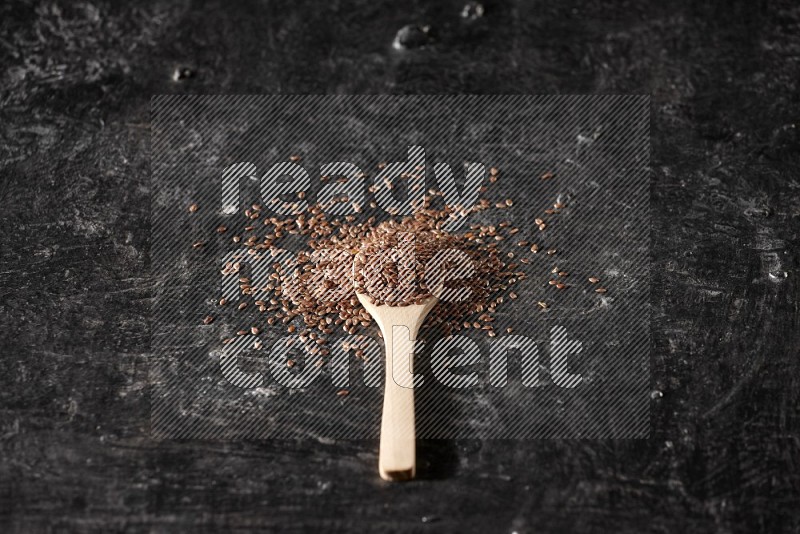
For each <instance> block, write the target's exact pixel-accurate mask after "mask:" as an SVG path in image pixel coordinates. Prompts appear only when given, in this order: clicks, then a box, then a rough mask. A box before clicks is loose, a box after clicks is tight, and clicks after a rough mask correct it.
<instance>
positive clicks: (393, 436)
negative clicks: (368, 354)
mask: <svg viewBox="0 0 800 534" xmlns="http://www.w3.org/2000/svg"><path fill="white" fill-rule="evenodd" d="M356 295H357V296H358V300H359V301H361V304H362V305H363V306H364V309H366V310H367V312H369V314H370V315H371V316H372V318H373V319H375V322H377V323H378V326H379V327H380V329H381V333H382V334H383V342H384V344H385V346H386V389H385V390H384V394H383V419H382V420H381V447H380V457H379V460H378V470H379V471H380V474H381V478H383V479H384V480H411V479H412V478H414V475H415V474H416V471H417V459H416V442H415V440H416V432H415V429H414V389H413V380H412V379H413V377H412V375H411V374H412V373H413V371H414V343H413V342H414V340H415V339H416V338H417V333H418V332H419V327H420V326H421V325H422V322H423V321H424V320H425V317H426V316H427V315H428V312H430V311H431V310H432V309H433V307H434V306H435V305H436V302H438V299H437V298H436V297H435V296H430V297H428V298H427V299H426V300H425V301H424V303H422V304H409V305H407V306H387V305H380V306H376V305H374V304H373V303H372V299H370V297H368V296H366V295H362V294H360V293H356ZM395 334H396V335H397V339H396V340H395ZM409 340H410V343H409Z"/></svg>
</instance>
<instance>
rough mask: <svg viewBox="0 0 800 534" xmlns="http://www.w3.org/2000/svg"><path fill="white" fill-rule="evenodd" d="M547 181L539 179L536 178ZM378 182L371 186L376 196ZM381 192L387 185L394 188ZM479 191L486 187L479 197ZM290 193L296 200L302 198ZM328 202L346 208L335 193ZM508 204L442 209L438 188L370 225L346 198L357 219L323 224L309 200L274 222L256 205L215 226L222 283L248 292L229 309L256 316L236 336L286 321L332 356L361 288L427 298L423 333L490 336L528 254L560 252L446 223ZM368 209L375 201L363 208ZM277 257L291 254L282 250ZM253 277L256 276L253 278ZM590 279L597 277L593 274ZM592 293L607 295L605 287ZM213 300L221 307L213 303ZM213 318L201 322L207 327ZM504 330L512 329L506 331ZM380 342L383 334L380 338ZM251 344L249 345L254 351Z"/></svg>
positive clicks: (559, 284)
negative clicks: (229, 254) (230, 280)
mask: <svg viewBox="0 0 800 534" xmlns="http://www.w3.org/2000/svg"><path fill="white" fill-rule="evenodd" d="M292 159H293V160H294V161H296V159H295V158H292ZM499 174H500V173H499V171H498V170H497V169H494V168H492V169H491V170H490V173H489V182H490V183H494V182H496V181H497V180H498V178H499ZM552 177H553V174H552V173H545V174H544V175H542V176H541V179H545V180H546V179H550V178H552ZM327 180H328V178H326V177H323V181H327ZM376 187H377V186H375V185H373V186H372V187H371V188H370V191H371V192H375V188H376ZM386 187H387V188H389V189H391V187H392V184H391V183H387V184H386ZM487 189H488V188H487V187H486V186H483V187H481V189H480V192H481V193H482V194H483V193H486V192H487ZM298 198H300V199H303V198H305V194H304V193H299V194H298ZM271 202H278V200H277V199H274V200H272V201H271ZM331 202H332V203H337V202H350V201H349V200H348V199H347V198H346V197H340V198H334V199H333V200H332V201H331ZM512 205H513V200H512V199H504V200H499V201H489V200H488V199H480V200H478V202H477V203H476V204H475V205H473V206H468V207H464V206H447V205H444V202H443V195H442V193H441V192H440V191H438V190H435V189H431V190H429V191H427V194H425V195H424V196H423V197H422V199H421V202H418V203H417V204H416V205H414V210H413V214H412V215H409V216H405V217H399V216H391V217H390V218H389V219H388V220H384V221H381V222H379V221H378V220H377V218H376V216H369V217H366V214H364V212H363V210H362V206H360V205H358V204H357V203H354V202H353V203H352V208H353V212H354V213H355V215H347V216H344V217H341V218H328V216H327V215H326V210H327V209H329V208H330V205H327V206H322V205H319V204H309V205H308V206H307V207H306V208H305V209H300V203H295V204H294V206H295V208H296V209H295V210H294V212H293V213H292V214H291V215H288V216H283V217H278V216H275V215H274V214H271V213H270V212H269V211H268V210H267V209H265V208H264V207H263V206H262V205H260V204H253V205H251V206H250V207H249V208H248V209H246V210H245V211H244V219H243V221H244V222H243V223H242V224H241V226H240V227H239V228H235V229H234V228H229V227H227V226H219V227H217V228H216V232H217V233H218V234H221V235H223V236H230V239H231V241H232V242H233V243H234V244H236V246H238V247H240V248H241V253H240V254H238V255H237V256H236V257H234V258H233V259H232V260H231V261H229V262H227V263H226V264H225V265H224V267H223V269H222V274H223V275H224V276H229V277H236V278H237V279H238V283H239V291H240V294H241V295H242V296H243V297H245V299H240V302H239V303H238V304H237V307H238V309H239V310H244V309H246V308H248V306H255V307H256V308H257V309H258V311H259V312H261V314H263V315H262V317H263V319H262V320H261V321H260V324H255V325H251V326H249V327H247V328H244V329H242V330H239V331H238V332H237V334H238V335H258V334H259V333H260V331H261V330H262V328H263V326H265V325H268V326H272V325H283V327H284V328H285V329H286V331H287V332H289V333H292V334H296V335H297V336H299V337H300V339H301V341H303V342H304V343H306V342H313V343H314V344H315V345H318V347H317V348H316V350H315V352H318V353H320V354H321V355H323V356H324V355H326V354H328V353H329V351H328V350H327V349H326V348H325V347H324V346H325V345H326V344H327V337H328V336H329V335H330V334H332V333H333V332H334V331H336V330H337V329H339V330H341V331H344V332H346V333H348V334H356V333H363V329H365V328H367V327H370V326H371V325H372V322H373V321H372V318H371V316H370V315H369V313H367V311H366V310H365V309H364V307H363V306H362V305H361V303H360V302H359V301H358V298H357V297H356V292H358V293H360V294H365V295H368V296H369V297H370V298H371V300H372V301H373V302H375V303H376V304H386V305H389V306H404V305H408V304H414V303H417V304H419V303H422V302H423V301H424V300H425V299H426V298H428V297H430V296H431V295H432V294H435V295H436V296H438V297H439V302H438V303H437V305H436V306H435V307H434V309H433V311H432V312H431V314H430V315H429V316H428V318H427V319H426V321H425V323H424V324H423V328H439V329H441V332H442V334H443V335H445V336H446V335H450V334H452V333H454V332H457V331H459V330H462V329H474V330H480V331H484V332H486V334H487V335H488V336H490V337H494V336H495V335H497V332H495V329H494V326H493V322H494V314H495V313H496V312H497V310H498V308H499V307H500V306H502V305H503V302H504V300H505V299H506V298H508V299H512V300H513V299H516V298H517V294H516V293H515V292H514V291H513V287H514V286H515V284H518V283H519V282H521V281H522V280H525V279H526V278H528V274H527V273H526V272H525V271H524V270H523V269H524V268H525V266H527V265H529V264H531V261H532V257H531V256H532V255H535V254H539V253H540V252H541V253H543V254H547V255H550V256H552V255H554V254H556V252H557V251H556V249H555V248H552V246H547V247H545V246H540V245H539V244H538V243H535V242H531V241H528V240H520V239H519V238H518V236H517V234H518V233H519V232H520V228H518V227H516V226H513V225H512V224H511V223H509V222H508V221H503V220H500V221H498V222H497V224H491V225H490V224H471V225H468V226H466V227H465V229H464V230H460V225H457V224H455V222H456V221H459V220H460V219H462V218H464V217H469V215H471V214H473V213H477V212H482V211H488V210H496V211H498V212H502V210H505V209H507V208H509V207H511V206H512ZM370 207H371V208H376V207H377V206H376V204H375V202H372V203H370ZM564 207H565V206H564V204H563V203H562V202H560V201H557V202H555V203H554V204H553V205H552V207H549V208H547V209H545V210H544V212H543V215H542V218H536V219H535V231H538V232H541V231H543V230H545V228H546V227H547V224H548V223H547V222H546V221H545V220H544V218H545V217H550V216H556V215H557V214H558V212H559V211H560V210H561V209H563V208H564ZM197 210H198V206H197V205H196V204H192V205H191V206H190V207H189V211H190V212H191V213H194V212H196V211H197ZM357 215H360V217H358V216H357ZM454 228H455V229H454ZM290 241H291V243H290ZM290 244H291V245H292V246H290ZM509 244H511V246H508V245H509ZM204 245H205V241H199V242H196V243H195V244H194V246H195V247H196V248H199V247H202V246H204ZM501 247H504V248H508V249H510V250H502V249H501ZM285 250H292V252H293V253H292V254H289V255H287V254H285ZM247 271H249V272H247ZM267 271H268V272H269V274H268V275H266V274H265V273H266V272H267ZM256 272H258V273H261V275H260V276H258V277H257V276H255V275H253V273H256ZM551 272H552V274H553V275H554V276H552V277H551V279H550V281H549V282H550V285H552V286H555V288H556V289H565V288H567V287H569V284H568V283H567V282H566V280H567V276H568V273H566V272H564V271H562V270H560V269H559V268H558V267H554V268H553V269H552V271H551ZM589 282H590V283H592V284H596V283H598V282H599V280H598V279H597V278H596V277H590V278H589ZM595 291H596V292H598V293H604V292H605V289H604V288H597V289H596V290H595ZM248 302H249V304H248ZM537 304H538V306H539V308H540V309H542V310H546V309H547V308H548V303H547V302H545V301H544V300H540V301H538V302H537ZM218 305H219V306H228V305H229V304H228V302H227V299H226V298H221V299H219V300H218ZM213 320H214V317H213V316H212V315H208V316H206V318H205V319H204V323H205V324H209V323H211V322H212V321H213ZM506 331H507V332H508V333H511V328H507V329H506ZM377 335H378V336H379V337H380V332H379V331H378V332H377ZM232 339H234V338H228V339H226V340H225V342H229V341H231V340H232ZM260 344H261V343H260V341H258V340H256V346H257V347H258V346H260Z"/></svg>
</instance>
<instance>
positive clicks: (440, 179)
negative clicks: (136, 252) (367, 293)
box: [151, 95, 650, 439]
mask: <svg viewBox="0 0 800 534" xmlns="http://www.w3.org/2000/svg"><path fill="white" fill-rule="evenodd" d="M649 109H650V99H649V97H647V96H617V95H587V96H518V95H515V96H512V95H498V96H445V95H431V96H376V95H372V96H367V95H364V96H312V95H282V96H258V95H247V96H199V95H185V96H154V97H153V98H152V100H151V128H152V132H151V133H152V141H151V148H152V188H151V190H152V210H151V213H152V215H151V217H152V226H151V228H152V235H151V240H152V241H151V243H152V246H151V251H152V262H151V265H152V271H153V277H154V279H155V282H156V284H155V287H156V293H155V296H154V305H153V312H152V313H153V329H152V352H153V354H152V361H151V383H152V392H153V397H152V402H151V407H152V413H151V428H152V433H153V435H154V436H155V437H158V438H165V439H258V438H297V437H307V436H313V437H318V438H332V439H362V438H375V437H377V436H378V432H379V429H380V414H381V403H382V393H381V391H382V387H383V384H382V380H383V376H384V374H383V362H382V354H383V352H382V351H383V348H382V347H383V341H382V340H381V339H379V338H378V337H377V329H376V328H375V327H374V326H372V327H370V328H368V329H366V330H364V331H362V332H360V333H359V334H358V335H346V334H344V333H342V334H341V335H338V334H336V335H332V337H333V338H334V339H332V342H331V343H330V344H329V346H330V347H331V354H330V356H329V357H328V359H327V361H326V363H325V365H323V366H322V367H316V366H315V365H314V359H312V358H309V357H307V355H306V353H305V352H304V346H303V343H300V342H297V340H293V339H292V337H293V336H291V335H290V334H288V333H287V325H286V324H273V325H270V324H267V323H266V321H265V320H264V318H263V317H262V316H261V314H259V313H258V309H257V306H255V305H254V304H253V301H252V300H247V297H246V296H243V295H241V294H240V293H239V291H238V289H239V288H238V284H236V283H235V280H234V281H233V282H234V283H233V284H231V281H230V280H227V279H225V280H224V279H223V277H222V276H221V274H220V271H221V270H222V269H223V268H225V266H226V264H231V263H239V264H240V266H241V267H240V268H241V271H240V273H242V275H243V276H247V277H248V278H250V279H252V280H254V281H256V282H254V283H261V282H262V281H267V280H270V276H271V275H272V273H273V270H274V269H273V267H272V264H273V263H280V264H281V265H285V266H286V267H287V268H288V269H289V270H291V269H290V267H291V261H292V257H293V255H294V254H296V253H297V252H298V250H300V248H299V247H300V246H301V244H300V243H299V242H297V243H295V242H292V241H291V240H287V241H286V242H285V243H284V244H282V245H281V247H282V248H283V249H285V253H284V255H278V256H276V257H274V258H270V260H269V261H256V258H253V257H248V256H247V255H245V254H243V252H244V250H243V247H241V246H240V245H241V243H236V242H234V241H233V237H234V235H235V232H233V231H232V230H231V231H230V232H222V233H219V232H217V228H219V227H226V228H231V229H234V228H241V227H243V226H244V225H245V224H246V218H245V216H244V211H245V209H247V208H248V207H249V206H251V205H252V204H265V205H266V204H267V202H268V201H269V199H271V198H272V197H279V198H280V200H279V201H278V202H275V203H274V204H270V205H269V206H267V208H269V209H270V210H274V211H275V212H276V213H284V214H287V213H291V212H292V210H294V209H296V207H297V204H303V205H308V204H311V203H314V202H319V203H321V204H322V205H323V207H324V210H325V212H326V214H327V215H328V216H329V218H331V219H333V218H337V217H338V218H344V217H347V216H350V215H353V216H356V217H368V216H373V215H374V216H375V217H376V218H377V220H384V219H386V218H388V217H389V214H388V213H387V212H386V211H384V210H383V209H381V208H388V207H390V206H391V207H392V209H393V210H395V211H396V212H398V213H400V214H403V213H406V212H410V211H409V206H408V201H409V199H411V200H413V196H414V195H415V194H416V192H418V191H426V190H428V189H429V188H438V189H439V190H441V191H442V193H443V195H444V197H445V198H446V199H447V201H448V203H450V202H452V203H453V204H456V205H458V206H460V207H468V206H469V205H471V204H472V203H474V202H475V200H476V199H477V198H488V199H491V200H492V201H493V202H494V201H498V202H503V201H505V199H512V200H513V204H512V205H511V206H510V207H507V208H504V209H503V210H502V211H497V210H487V211H484V212H478V213H474V214H472V215H469V216H468V217H465V218H463V220H461V219H460V218H459V217H458V216H456V217H454V220H453V221H452V222H450V223H448V224H450V225H451V226H448V229H449V230H451V231H454V232H455V231H464V230H465V229H468V228H469V224H499V223H500V222H502V221H507V222H508V223H509V225H510V226H513V227H518V228H519V229H520V231H519V233H518V234H516V235H515V238H518V240H519V241H521V242H525V243H526V245H525V246H524V247H518V246H517V245H516V243H515V242H514V243H506V244H504V245H503V246H502V247H501V248H502V250H503V251H504V252H511V253H513V254H514V255H515V258H522V257H525V258H526V259H528V260H529V261H530V263H529V264H526V265H524V266H522V267H524V268H525V269H524V270H525V272H526V273H528V278H527V279H525V280H524V281H522V282H521V283H519V284H517V285H516V286H514V291H515V292H516V293H517V294H518V295H517V298H514V299H513V300H512V299H510V298H509V297H508V296H507V294H506V296H505V297H504V298H505V303H504V305H503V306H502V307H501V308H499V309H498V312H497V313H496V314H495V321H494V323H493V325H494V330H495V331H496V332H498V335H497V336H496V337H491V338H490V337H487V336H486V335H484V333H483V332H482V331H480V332H479V331H476V330H475V329H474V328H468V329H465V330H462V331H460V332H458V333H456V334H455V335H453V336H449V337H448V336H444V335H443V334H442V332H441V331H438V330H437V329H435V328H423V330H422V332H421V334H420V338H419V339H418V341H417V345H416V356H415V362H414V372H415V373H416V374H419V375H421V376H422V377H423V378H424V379H423V380H422V384H421V385H420V386H418V387H417V389H416V391H415V399H416V432H417V435H418V437H420V438H469V437H480V438H504V439H541V438H597V439H607V438H643V437H647V436H648V435H649V424H650V421H649V403H650V399H649V391H650V387H649V385H650V328H649V323H650V309H649V284H650V263H649V262H650V259H649V246H650V207H649V186H650V184H649V177H650V169H649V156H650V141H649V133H650V132H649ZM292 156H299V158H300V159H299V160H297V158H294V159H295V160H296V161H292V159H290V158H291V157H292ZM379 165H380V167H379ZM392 165H396V167H392ZM404 165H405V167H404ZM492 168H497V169H499V171H500V172H499V177H498V178H497V180H496V182H490V180H489V177H490V170H491V169H492ZM397 169H411V174H412V176H410V178H409V180H408V182H409V183H408V191H406V194H407V197H406V198H403V194H402V192H401V193H398V195H392V194H389V192H388V191H387V190H386V189H379V190H378V191H377V192H376V193H375V194H373V193H372V192H370V186H371V185H372V184H373V183H376V181H378V182H380V183H383V181H384V180H390V179H391V175H392V174H393V173H395V172H401V171H397ZM402 172H405V171H402ZM270 173H272V175H273V176H280V179H279V180H277V181H275V180H268V179H266V178H265V177H268V176H270ZM321 177H325V179H324V181H323V180H322V179H321ZM471 183H481V184H482V185H484V186H486V187H488V190H487V191H486V192H485V193H481V194H477V193H475V194H473V193H474V191H471V190H470V189H469V187H467V186H468V185H469V184H471ZM417 184H419V187H416V188H414V187H415V186H416V185H417ZM301 190H302V191H304V192H305V193H306V194H305V195H304V196H303V197H302V198H299V197H297V196H296V192H297V191H301ZM370 202H376V203H377V205H378V207H377V208H372V207H371V205H370ZM192 204H196V205H197V206H198V209H197V210H196V211H194V212H190V211H189V210H188V207H189V206H190V205H192ZM301 207H302V206H301ZM547 210H551V211H556V212H557V213H553V214H547V213H546V212H547ZM541 219H544V223H545V224H544V225H541V224H540V223H539V222H537V220H541ZM197 243H199V244H201V245H202V246H196V247H195V246H193V245H194V244H197ZM534 243H535V244H536V245H537V247H538V252H536V253H534V252H532V251H531V245H532V244H534ZM548 251H550V252H552V253H551V254H548ZM509 261H512V260H509ZM460 269H461V270H460V271H458V272H459V273H462V274H465V275H469V272H468V271H469V269H468V267H464V266H462V267H460ZM554 269H555V271H556V272H555V273H554V272H553V270H554ZM559 273H563V274H559ZM590 277H592V278H597V279H598V280H599V281H598V282H596V283H592V282H590V281H589V278H590ZM555 278H558V279H559V280H560V281H562V282H564V283H565V287H564V288H562V289H557V288H556V287H555V286H554V285H551V284H550V282H549V281H550V280H553V279H555ZM598 288H604V289H605V290H606V292H597V291H596V290H597V289H598ZM337 289H339V288H332V289H331V290H330V291H328V292H327V293H326V292H323V291H320V295H321V298H323V297H322V295H324V298H337V297H336V295H338V293H337V291H336V290H337ZM221 298H225V299H226V300H227V304H225V305H224V306H220V305H219V301H220V299H221ZM243 303H244V304H247V306H246V307H245V308H244V309H242V310H239V309H238V307H239V306H240V304H243ZM207 316H210V317H211V318H212V319H213V320H212V321H207V322H208V324H205V323H204V321H203V319H204V318H205V317H207ZM251 327H256V328H257V330H256V331H257V332H258V333H257V334H252V333H251V331H250V328H251ZM238 331H244V332H246V334H245V335H241V336H240V335H237V334H236V333H237V332H238ZM337 336H338V337H337ZM231 338H232V339H233V341H230V342H228V343H224V342H223V340H227V339H231ZM351 346H352V347H355V346H357V347H360V348H361V350H362V352H361V356H360V357H358V358H357V357H355V356H354V351H352V350H348V349H349V348H350V347H351ZM289 359H291V360H292V362H293V363H294V362H296V365H294V366H292V367H291V369H289V370H287V363H286V362H287V361H288V360H289ZM342 391H346V392H347V393H348V394H347V395H343V394H341V392H342Z"/></svg>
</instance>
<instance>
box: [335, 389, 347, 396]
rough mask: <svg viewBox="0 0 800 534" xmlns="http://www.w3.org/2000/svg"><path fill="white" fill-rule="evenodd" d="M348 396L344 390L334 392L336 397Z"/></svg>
mask: <svg viewBox="0 0 800 534" xmlns="http://www.w3.org/2000/svg"><path fill="white" fill-rule="evenodd" d="M349 394H350V392H349V391H347V390H346V389H340V390H339V391H337V392H336V395H337V396H339V397H346V396H348V395H349Z"/></svg>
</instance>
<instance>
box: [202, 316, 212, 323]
mask: <svg viewBox="0 0 800 534" xmlns="http://www.w3.org/2000/svg"><path fill="white" fill-rule="evenodd" d="M213 322H214V318H213V317H211V316H210V315H206V318H205V319H203V324H211V323H213Z"/></svg>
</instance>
